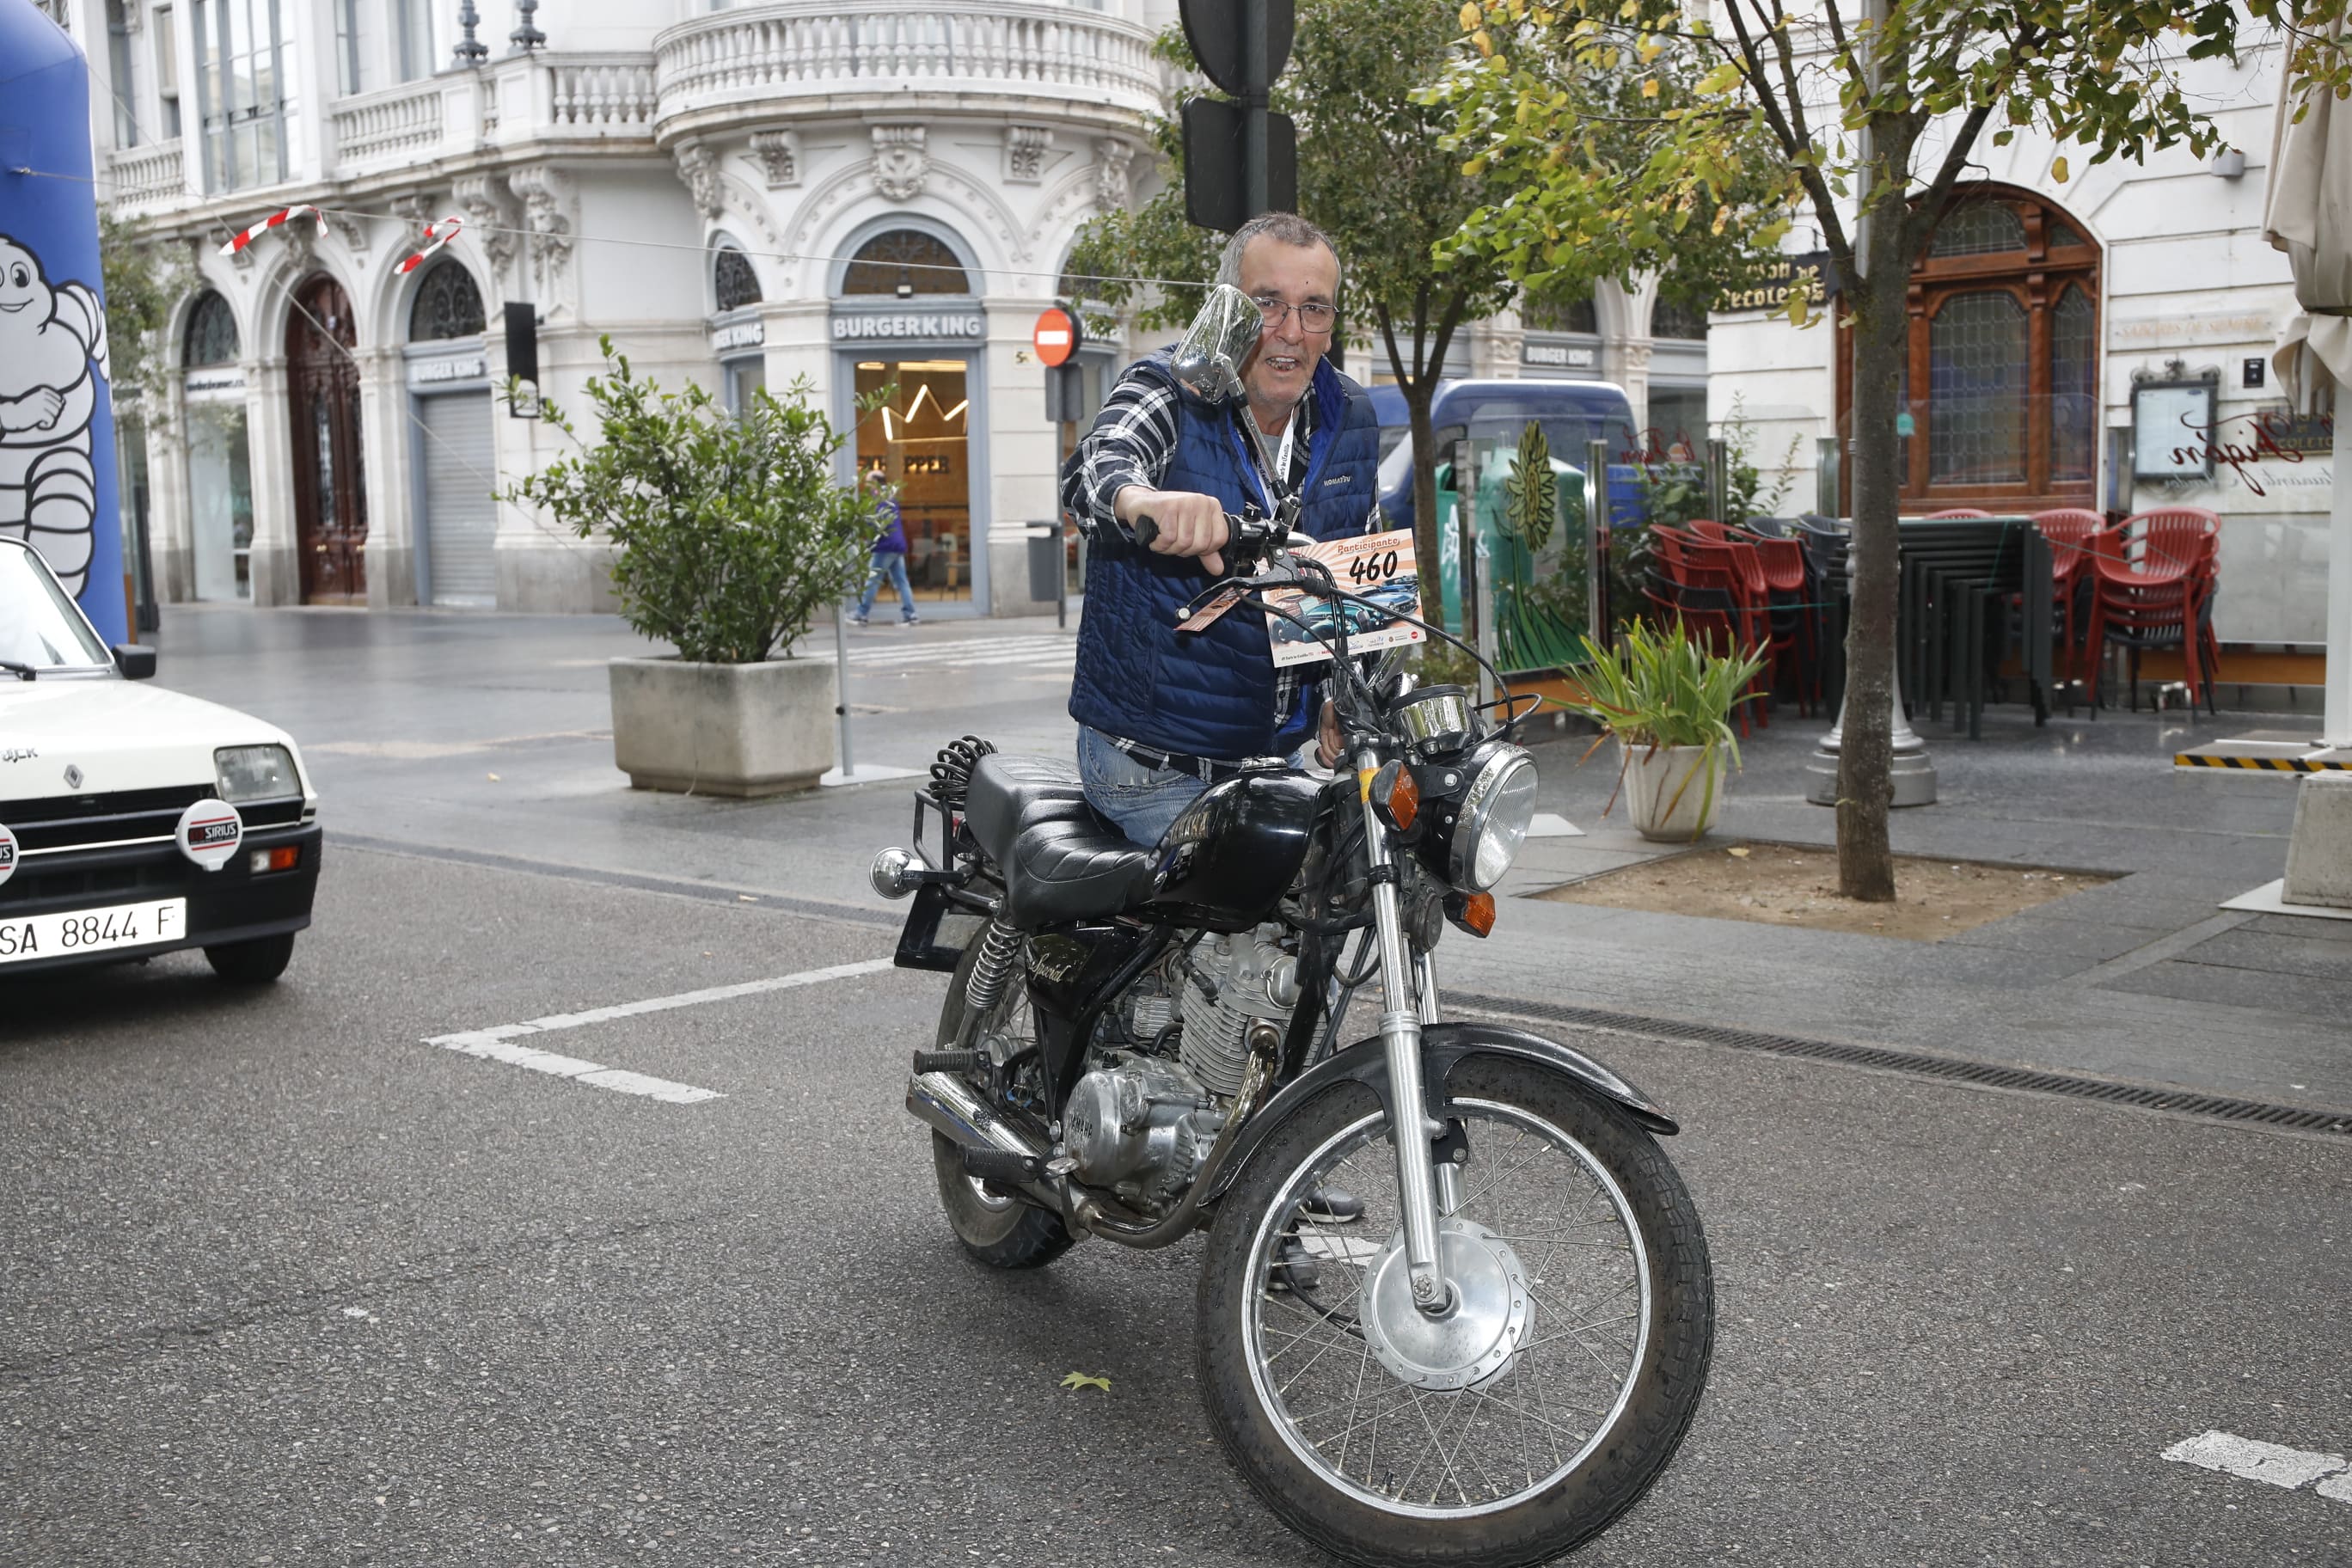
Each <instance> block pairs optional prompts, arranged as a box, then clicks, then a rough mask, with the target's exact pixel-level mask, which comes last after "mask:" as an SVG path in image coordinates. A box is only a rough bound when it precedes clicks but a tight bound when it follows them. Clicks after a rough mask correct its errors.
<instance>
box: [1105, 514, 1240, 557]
mask: <svg viewBox="0 0 2352 1568" xmlns="http://www.w3.org/2000/svg"><path fill="white" fill-rule="evenodd" d="M1128 531H1129V532H1130V533H1132V534H1134V535H1135V542H1136V544H1137V545H1138V546H1139V548H1141V549H1144V550H1149V549H1150V548H1151V542H1152V541H1153V540H1155V539H1157V538H1159V537H1160V520H1159V519H1158V518H1156V517H1154V516H1152V515H1151V514H1150V512H1148V511H1147V512H1139V513H1138V514H1137V516H1136V519H1135V521H1133V522H1131V523H1129V525H1128ZM1240 532H1241V531H1240V530H1239V529H1238V528H1237V527H1235V526H1234V519H1233V518H1231V517H1230V516H1229V517H1227V518H1226V519H1225V544H1224V547H1225V548H1226V549H1231V548H1232V547H1233V544H1234V540H1235V539H1236V538H1238V537H1239V536H1240Z"/></svg>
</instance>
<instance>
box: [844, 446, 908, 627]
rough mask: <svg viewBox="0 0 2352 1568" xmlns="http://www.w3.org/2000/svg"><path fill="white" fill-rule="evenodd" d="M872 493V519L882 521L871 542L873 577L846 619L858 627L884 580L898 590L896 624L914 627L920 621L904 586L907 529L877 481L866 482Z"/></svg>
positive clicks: (868, 612) (905, 583) (895, 507)
mask: <svg viewBox="0 0 2352 1568" xmlns="http://www.w3.org/2000/svg"><path fill="white" fill-rule="evenodd" d="M869 482H870V483H871V484H872V486H873V488H874V489H875V492H876V493H875V498H874V515H875V516H876V517H877V518H878V519H880V520H881V521H882V531H881V532H880V533H878V534H877V535H876V536H875V539H874V573H873V575H872V576H870V577H868V578H867V579H866V596H865V597H864V598H862V599H860V600H858V601H857V613H856V615H854V616H850V617H849V624H850V625H851V626H864V625H865V624H866V616H868V615H870V614H872V613H873V609H874V595H877V594H878V593H880V592H881V591H882V584H883V583H884V582H885V581H886V580H887V581H888V582H890V583H893V584H897V586H898V624H899V625H900V626H917V625H919V624H920V623H921V620H922V617H921V616H918V615H917V614H915V593H914V590H913V589H911V588H909V587H908V586H907V528H906V523H905V521H904V520H903V519H901V518H900V517H899V515H898V501H897V500H895V499H894V498H893V497H891V496H890V495H889V494H888V493H887V491H885V490H884V489H882V485H881V481H880V479H879V478H878V477H876V478H873V479H870V480H869Z"/></svg>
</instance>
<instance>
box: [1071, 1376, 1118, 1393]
mask: <svg viewBox="0 0 2352 1568" xmlns="http://www.w3.org/2000/svg"><path fill="white" fill-rule="evenodd" d="M1062 1386H1063V1387H1064V1388H1099V1389H1101V1390H1102V1391H1103V1392H1104V1393H1105V1394H1108V1393H1109V1392H1110V1379H1108V1378H1107V1377H1094V1376H1091V1375H1089V1374H1087V1373H1083V1372H1074V1373H1070V1374H1069V1375H1068V1376H1066V1377H1065V1378H1063V1379H1062Z"/></svg>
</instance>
